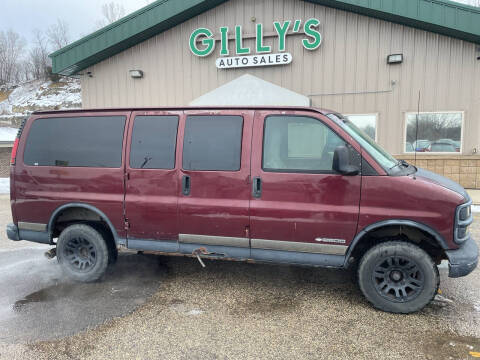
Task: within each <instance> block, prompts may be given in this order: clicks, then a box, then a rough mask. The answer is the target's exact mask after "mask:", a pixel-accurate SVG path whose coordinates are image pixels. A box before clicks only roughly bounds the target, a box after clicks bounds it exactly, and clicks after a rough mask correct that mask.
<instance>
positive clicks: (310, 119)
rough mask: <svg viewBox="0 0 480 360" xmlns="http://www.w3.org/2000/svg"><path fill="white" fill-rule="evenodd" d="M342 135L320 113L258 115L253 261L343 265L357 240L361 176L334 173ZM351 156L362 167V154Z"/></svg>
mask: <svg viewBox="0 0 480 360" xmlns="http://www.w3.org/2000/svg"><path fill="white" fill-rule="evenodd" d="M342 134H343V132H342V130H341V129H340V128H339V127H338V126H337V125H336V124H334V123H333V122H332V121H331V120H330V119H328V118H326V117H324V116H321V115H320V114H319V113H312V112H307V111H295V112H292V113H289V114H286V113H285V111H257V112H256V113H255V124H254V136H253V148H252V180H253V187H252V201H251V204H250V219H251V256H252V258H253V259H256V260H262V261H274V262H286V263H302V264H311V265H330V266H341V265H343V261H344V255H345V252H346V249H347V246H348V245H349V243H350V242H351V241H352V239H353V237H354V235H355V233H356V228H357V221H358V213H359V204H360V189H361V188H360V186H361V175H356V176H342V175H340V174H336V173H335V172H334V171H333V170H332V163H333V152H334V150H335V148H336V147H337V146H339V145H345V144H346V142H345V140H344V139H343V138H342V136H343V135H342ZM355 147H358V145H356V144H355ZM350 151H351V152H352V154H353V156H355V158H356V159H358V163H359V164H358V165H359V166H360V159H361V158H360V155H359V153H360V149H359V148H357V149H355V148H353V147H351V149H350Z"/></svg>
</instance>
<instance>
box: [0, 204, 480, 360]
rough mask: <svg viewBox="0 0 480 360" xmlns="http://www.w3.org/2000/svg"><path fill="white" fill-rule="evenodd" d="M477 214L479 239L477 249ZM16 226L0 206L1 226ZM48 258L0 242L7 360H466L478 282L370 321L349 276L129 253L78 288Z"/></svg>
mask: <svg viewBox="0 0 480 360" xmlns="http://www.w3.org/2000/svg"><path fill="white" fill-rule="evenodd" d="M479 215H480V214H478V215H476V218H475V222H474V225H473V233H474V235H475V237H476V239H477V241H478V239H480V216H479ZM9 221H10V208H9V200H8V195H0V226H1V227H2V229H4V227H5V225H6V223H8V222H9ZM48 248H49V247H48V246H42V245H35V244H31V243H26V242H20V243H14V242H11V241H8V240H7V239H6V237H5V234H4V231H3V230H2V233H1V238H0V288H1V289H2V294H1V295H0V358H2V359H31V358H36V359H53V358H55V359H98V358H112V359H113V358H115V359H122V358H125V359H131V358H139V359H258V358H262V359H315V358H322V359H346V358H355V359H363V358H369V359H387V358H388V359H414V358H418V359H425V358H427V359H469V358H473V355H475V353H476V352H480V325H479V324H480V270H479V269H477V270H475V271H474V273H472V274H471V275H469V276H468V277H465V278H461V279H449V278H448V277H447V276H446V272H447V269H446V268H445V267H443V266H442V267H441V268H440V272H441V276H442V282H441V291H442V294H441V297H439V298H438V299H437V300H436V301H435V302H433V303H432V304H430V305H429V306H427V307H426V308H425V309H424V310H422V311H421V312H419V313H416V314H412V315H393V314H388V313H383V312H380V311H377V310H375V309H373V308H372V307H371V306H370V305H369V304H368V303H367V302H366V300H365V299H364V298H363V296H362V295H361V293H360V291H359V289H358V288H357V286H356V285H355V283H354V281H353V275H352V273H351V272H348V271H334V270H326V269H310V268H300V267H293V266H270V265H262V264H244V263H236V262H220V261H218V262H212V261H210V262H209V261H206V265H207V266H206V268H202V267H201V266H200V264H199V263H198V261H197V260H196V259H191V258H182V257H169V258H167V257H162V256H152V255H146V254H131V253H124V254H121V255H120V257H119V261H118V263H117V265H116V266H115V267H112V268H111V269H109V271H108V273H107V275H106V277H105V279H104V280H103V281H102V282H98V283H94V284H75V283H70V282H68V281H67V280H66V279H65V278H64V277H63V275H62V273H61V272H60V270H59V268H58V265H57V263H56V260H48V259H46V258H45V257H44V256H43V252H45V250H46V249H48Z"/></svg>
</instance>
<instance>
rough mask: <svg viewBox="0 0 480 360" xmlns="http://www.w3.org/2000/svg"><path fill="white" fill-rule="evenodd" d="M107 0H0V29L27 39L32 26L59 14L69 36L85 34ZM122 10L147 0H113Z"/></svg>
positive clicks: (53, 19)
mask: <svg viewBox="0 0 480 360" xmlns="http://www.w3.org/2000/svg"><path fill="white" fill-rule="evenodd" d="M110 1H111V0H105V1H102V0H0V3H1V5H0V31H2V30H4V31H5V30H8V29H12V30H14V31H16V32H17V33H19V34H20V35H21V36H23V37H24V38H25V39H26V40H27V42H28V41H31V40H32V38H33V36H32V34H33V31H34V30H35V29H39V30H45V29H46V28H48V26H49V25H51V24H53V23H55V22H56V21H57V18H60V19H62V20H64V21H65V22H67V23H68V26H69V35H70V39H71V40H77V39H79V38H80V37H81V36H82V35H88V34H89V33H91V32H92V31H94V30H95V23H96V22H97V21H98V20H100V19H101V18H102V13H101V7H102V4H104V3H108V2H110ZM114 2H115V3H117V4H121V5H123V7H124V8H125V12H126V14H128V13H131V12H133V11H135V10H138V9H140V8H142V7H144V6H145V5H147V4H148V3H150V2H151V1H147V0H115V1H114Z"/></svg>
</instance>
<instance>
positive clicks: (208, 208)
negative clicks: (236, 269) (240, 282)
mask: <svg viewBox="0 0 480 360" xmlns="http://www.w3.org/2000/svg"><path fill="white" fill-rule="evenodd" d="M252 124H253V111H250V110H221V111H220V110H215V111H208V110H189V111H186V112H185V119H184V121H182V122H181V125H180V136H181V138H183V140H182V144H183V147H182V150H181V154H180V156H181V160H180V161H181V164H179V166H180V167H181V169H180V171H179V178H178V184H179V187H178V196H179V243H180V251H181V252H182V253H185V254H192V253H194V252H201V253H203V254H204V255H205V254H207V255H210V256H214V257H220V258H221V257H225V258H226V257H229V258H240V259H247V258H249V256H250V244H249V220H250V219H249V201H250V185H249V180H250V147H251V132H252Z"/></svg>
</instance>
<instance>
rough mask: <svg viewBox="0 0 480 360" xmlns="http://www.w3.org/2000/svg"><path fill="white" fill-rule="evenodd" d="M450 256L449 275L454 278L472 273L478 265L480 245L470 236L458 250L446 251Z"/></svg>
mask: <svg viewBox="0 0 480 360" xmlns="http://www.w3.org/2000/svg"><path fill="white" fill-rule="evenodd" d="M445 252H446V254H447V257H448V276H449V277H452V278H456V277H461V276H466V275H468V274H470V273H471V272H472V271H473V270H475V268H476V267H477V265H478V246H477V243H476V242H475V240H474V239H473V238H472V237H470V239H468V240H467V241H465V242H464V243H463V244H462V246H460V247H459V248H458V249H456V250H447V251H445Z"/></svg>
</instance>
